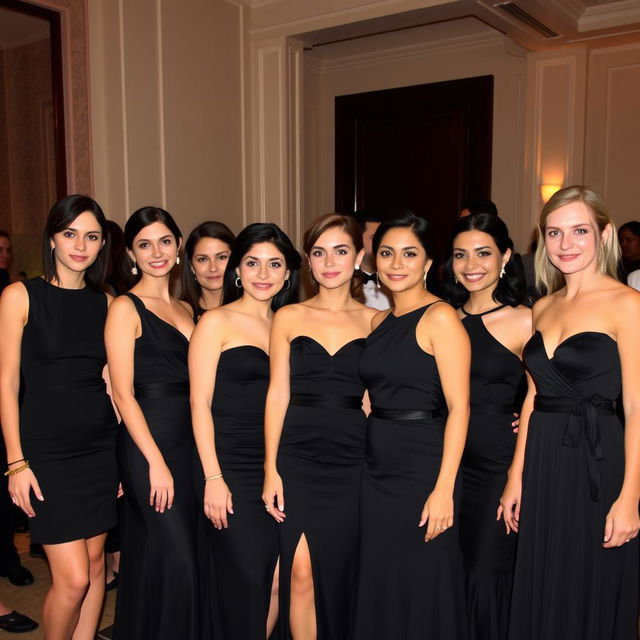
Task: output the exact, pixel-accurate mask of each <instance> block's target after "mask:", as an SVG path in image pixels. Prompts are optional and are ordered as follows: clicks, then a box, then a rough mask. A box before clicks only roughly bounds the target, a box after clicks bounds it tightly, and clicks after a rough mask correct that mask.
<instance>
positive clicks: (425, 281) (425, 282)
mask: <svg viewBox="0 0 640 640" xmlns="http://www.w3.org/2000/svg"><path fill="white" fill-rule="evenodd" d="M427 273H428V271H425V272H424V288H425V289H426V288H427Z"/></svg>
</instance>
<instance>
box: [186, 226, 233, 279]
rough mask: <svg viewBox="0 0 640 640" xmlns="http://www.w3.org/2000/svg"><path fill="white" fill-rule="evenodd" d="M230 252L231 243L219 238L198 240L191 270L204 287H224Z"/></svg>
mask: <svg viewBox="0 0 640 640" xmlns="http://www.w3.org/2000/svg"><path fill="white" fill-rule="evenodd" d="M230 253H231V248H230V247H229V245H228V244H227V243H226V242H223V241H222V240H219V239H218V238H200V240H198V242H196V246H195V247H194V249H193V257H192V258H191V271H192V272H193V275H194V277H195V279H196V281H197V283H198V284H199V285H200V286H201V287H202V288H203V289H206V290H208V291H218V290H219V289H222V284H223V282H224V272H225V270H226V268H227V262H228V261H229V254H230Z"/></svg>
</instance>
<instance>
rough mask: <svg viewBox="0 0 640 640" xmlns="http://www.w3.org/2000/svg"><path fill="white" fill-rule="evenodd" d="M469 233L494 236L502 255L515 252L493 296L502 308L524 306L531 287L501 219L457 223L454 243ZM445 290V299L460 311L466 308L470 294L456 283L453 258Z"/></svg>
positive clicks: (482, 215) (479, 217)
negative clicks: (505, 306) (508, 251)
mask: <svg viewBox="0 0 640 640" xmlns="http://www.w3.org/2000/svg"><path fill="white" fill-rule="evenodd" d="M465 231H481V232H482V233H486V234H488V235H490V236H491V237H492V238H493V241H494V242H495V243H496V247H498V251H499V252H500V253H501V254H502V255H504V254H505V252H506V251H507V250H508V249H511V255H510V256H509V260H508V261H507V263H506V264H505V265H504V276H503V277H502V278H500V279H499V280H498V284H497V285H496V288H495V289H494V291H493V293H492V294H491V295H492V297H493V299H494V300H495V301H496V302H497V303H499V304H506V305H509V306H510V307H517V306H518V305H520V304H524V303H525V301H526V298H527V285H526V282H525V278H524V273H523V271H522V267H521V266H520V264H519V262H518V261H517V260H516V259H515V254H514V253H513V241H512V240H511V238H510V237H509V229H507V225H506V224H505V223H504V222H503V221H502V220H501V219H500V218H498V217H497V216H494V215H492V214H489V213H477V214H475V215H471V216H466V217H465V218H460V219H459V220H458V221H457V222H456V225H455V227H454V228H453V235H452V243H453V241H455V239H456V237H457V236H458V235H459V234H461V233H464V232H465ZM442 289H443V294H444V297H445V299H446V300H448V302H450V303H451V304H452V305H453V306H454V307H456V308H458V307H461V306H463V305H464V303H465V302H466V301H467V300H468V299H469V292H468V291H467V290H466V289H465V288H464V287H463V286H462V285H461V284H460V283H459V282H456V279H455V276H454V273H453V256H451V257H450V258H449V259H448V260H447V262H446V263H445V266H444V279H443V283H442Z"/></svg>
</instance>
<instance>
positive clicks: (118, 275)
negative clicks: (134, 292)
mask: <svg viewBox="0 0 640 640" xmlns="http://www.w3.org/2000/svg"><path fill="white" fill-rule="evenodd" d="M107 226H108V227H109V240H110V242H111V248H110V250H109V264H108V266H107V275H106V277H105V284H106V285H107V287H108V288H110V289H111V291H110V293H112V294H113V295H115V296H118V295H120V294H121V293H124V292H125V291H129V289H130V288H131V285H132V284H133V276H132V275H131V269H127V264H128V262H129V258H128V256H127V251H126V247H125V244H124V232H123V231H122V227H120V225H119V224H118V223H117V222H114V221H113V220H107Z"/></svg>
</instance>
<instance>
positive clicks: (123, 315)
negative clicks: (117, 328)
mask: <svg viewBox="0 0 640 640" xmlns="http://www.w3.org/2000/svg"><path fill="white" fill-rule="evenodd" d="M137 315H138V312H137V311H136V305H135V304H133V300H131V298H130V297H129V296H125V295H121V296H117V297H115V298H114V299H113V300H112V301H111V303H110V304H109V317H110V318H117V319H121V320H124V319H127V318H134V317H137Z"/></svg>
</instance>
